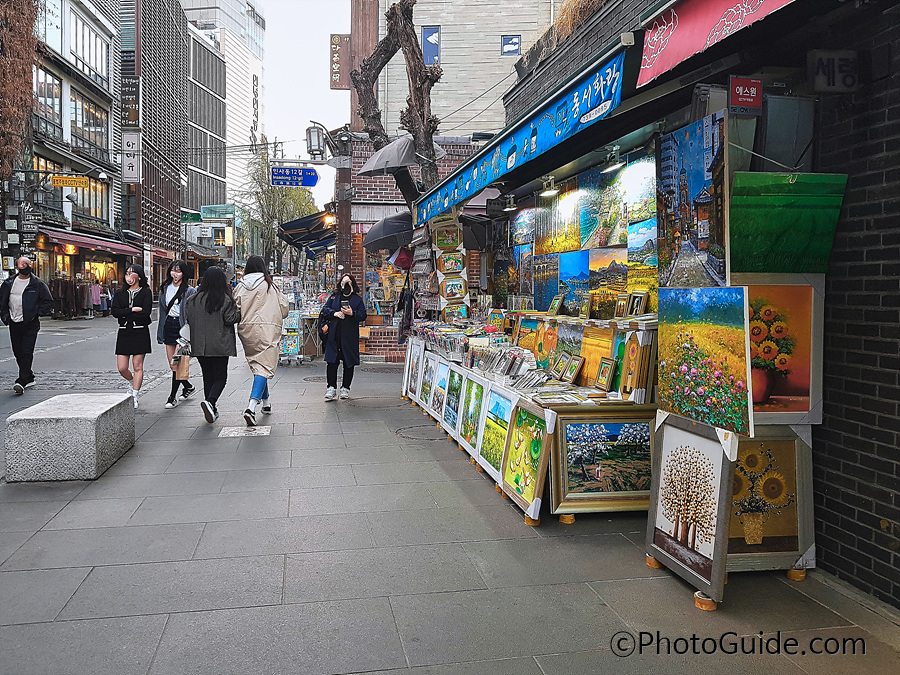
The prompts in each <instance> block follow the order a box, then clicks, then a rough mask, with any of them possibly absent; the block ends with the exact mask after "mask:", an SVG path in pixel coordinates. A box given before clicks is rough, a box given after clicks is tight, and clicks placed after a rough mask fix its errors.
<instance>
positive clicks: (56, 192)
mask: <svg viewBox="0 0 900 675" xmlns="http://www.w3.org/2000/svg"><path fill="white" fill-rule="evenodd" d="M32 168H33V169H34V171H35V174H34V182H35V183H38V184H39V183H41V182H44V183H46V184H49V183H50V176H52V175H53V174H56V173H62V172H63V171H64V169H63V166H62V164H57V163H56V162H54V161H52V160H49V159H45V158H44V157H41V156H40V155H35V156H34V161H33V162H32ZM50 190H51V191H50V192H48V191H47V190H35V191H34V198H33V200H34V203H35V204H43V205H44V206H47V207H49V208H51V209H54V210H56V211H62V199H63V196H62V188H58V187H51V188H50Z"/></svg>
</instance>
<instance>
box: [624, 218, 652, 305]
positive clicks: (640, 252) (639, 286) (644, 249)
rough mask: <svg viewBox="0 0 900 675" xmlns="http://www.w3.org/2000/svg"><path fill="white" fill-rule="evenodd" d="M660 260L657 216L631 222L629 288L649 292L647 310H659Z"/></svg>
mask: <svg viewBox="0 0 900 675" xmlns="http://www.w3.org/2000/svg"><path fill="white" fill-rule="evenodd" d="M658 260H659V252H658V249H657V230H656V218H650V219H648V220H642V221H640V222H637V223H629V224H628V284H627V290H628V292H629V293H631V292H632V291H645V292H646V293H647V295H648V298H647V310H646V311H647V312H655V311H656V310H657V296H658V295H659V266H658Z"/></svg>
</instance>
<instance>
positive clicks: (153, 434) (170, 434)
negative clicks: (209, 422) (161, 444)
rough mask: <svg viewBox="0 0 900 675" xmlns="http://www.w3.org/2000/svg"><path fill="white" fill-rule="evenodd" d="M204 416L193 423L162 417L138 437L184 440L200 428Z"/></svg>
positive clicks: (158, 439) (142, 439) (143, 439)
mask: <svg viewBox="0 0 900 675" xmlns="http://www.w3.org/2000/svg"><path fill="white" fill-rule="evenodd" d="M202 422H203V418H202V417H201V418H198V419H197V420H196V421H194V423H193V424H190V425H186V424H179V423H177V422H176V421H175V420H174V419H161V420H159V422H157V423H156V424H154V425H153V426H152V427H150V428H149V429H147V431H145V432H144V433H142V434H141V435H140V436H138V438H139V439H140V440H141V441H145V442H147V441H150V442H152V441H183V440H186V439H188V438H191V436H192V435H193V434H194V432H196V431H197V430H198V429H199V428H200V424H201V423H202Z"/></svg>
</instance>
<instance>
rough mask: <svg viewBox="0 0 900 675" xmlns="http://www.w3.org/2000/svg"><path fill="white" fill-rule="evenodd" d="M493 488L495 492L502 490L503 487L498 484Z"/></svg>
mask: <svg viewBox="0 0 900 675" xmlns="http://www.w3.org/2000/svg"><path fill="white" fill-rule="evenodd" d="M494 489H495V490H496V491H497V492H503V488H502V487H500V486H499V485H494Z"/></svg>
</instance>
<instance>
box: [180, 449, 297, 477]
mask: <svg viewBox="0 0 900 675" xmlns="http://www.w3.org/2000/svg"><path fill="white" fill-rule="evenodd" d="M290 465H291V453H290V452H289V451H287V450H281V451H278V450H268V451H257V452H229V453H215V454H208V455H184V456H178V457H176V458H175V460H174V461H173V462H172V463H171V464H170V465H169V468H168V469H166V473H196V472H201V471H245V470H248V469H276V468H283V467H288V466H290Z"/></svg>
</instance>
